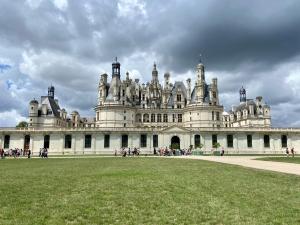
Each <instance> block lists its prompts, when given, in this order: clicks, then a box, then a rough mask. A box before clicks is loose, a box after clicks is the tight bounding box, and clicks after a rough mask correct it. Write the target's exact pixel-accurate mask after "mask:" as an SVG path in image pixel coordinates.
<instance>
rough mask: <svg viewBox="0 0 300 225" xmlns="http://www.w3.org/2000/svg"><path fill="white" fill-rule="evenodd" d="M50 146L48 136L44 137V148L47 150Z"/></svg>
mask: <svg viewBox="0 0 300 225" xmlns="http://www.w3.org/2000/svg"><path fill="white" fill-rule="evenodd" d="M49 146H50V135H45V136H44V148H47V149H48V148H49Z"/></svg>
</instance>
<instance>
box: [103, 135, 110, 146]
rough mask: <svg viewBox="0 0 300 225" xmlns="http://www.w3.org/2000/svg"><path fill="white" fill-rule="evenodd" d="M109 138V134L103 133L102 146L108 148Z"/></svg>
mask: <svg viewBox="0 0 300 225" xmlns="http://www.w3.org/2000/svg"><path fill="white" fill-rule="evenodd" d="M109 139H110V135H109V134H105V135H104V148H109Z"/></svg>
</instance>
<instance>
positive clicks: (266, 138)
mask: <svg viewBox="0 0 300 225" xmlns="http://www.w3.org/2000/svg"><path fill="white" fill-rule="evenodd" d="M264 147H265V148H270V136H269V135H264Z"/></svg>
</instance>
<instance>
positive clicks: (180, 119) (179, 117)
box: [178, 114, 182, 123]
mask: <svg viewBox="0 0 300 225" xmlns="http://www.w3.org/2000/svg"><path fill="white" fill-rule="evenodd" d="M178 123H182V114H178Z"/></svg>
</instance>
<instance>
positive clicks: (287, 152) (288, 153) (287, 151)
mask: <svg viewBox="0 0 300 225" xmlns="http://www.w3.org/2000/svg"><path fill="white" fill-rule="evenodd" d="M285 153H286V156H287V157H289V155H290V152H289V148H286V149H285Z"/></svg>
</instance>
